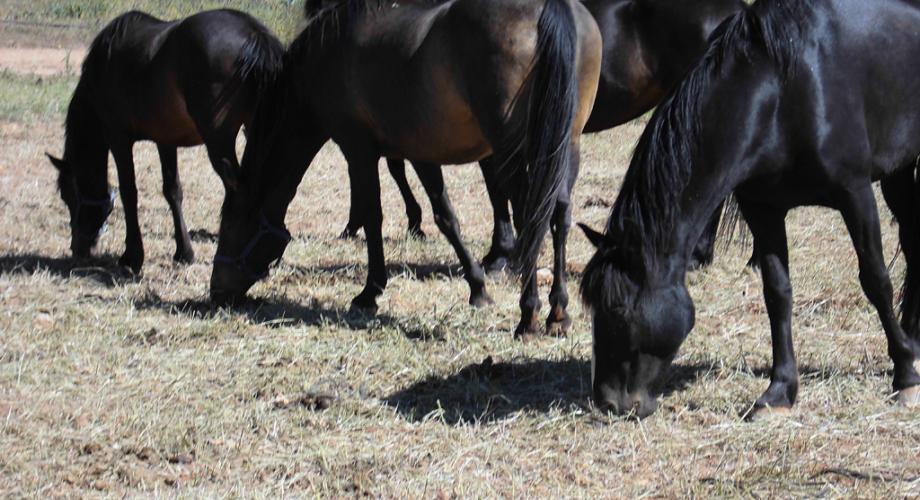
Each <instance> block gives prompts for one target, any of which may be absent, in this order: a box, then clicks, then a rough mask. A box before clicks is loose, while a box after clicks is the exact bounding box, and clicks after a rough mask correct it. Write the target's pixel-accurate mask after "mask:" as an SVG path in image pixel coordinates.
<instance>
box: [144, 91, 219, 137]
mask: <svg viewBox="0 0 920 500" xmlns="http://www.w3.org/2000/svg"><path fill="white" fill-rule="evenodd" d="M142 95H144V96H145V98H144V100H143V101H142V102H141V103H139V106H138V108H139V109H138V113H137V116H138V119H137V122H136V128H137V130H138V131H139V133H140V135H141V137H142V138H143V139H146V140H150V141H153V142H156V143H158V144H162V145H166V146H175V147H191V146H198V145H200V144H202V143H203V142H204V140H203V139H202V137H201V133H200V132H199V130H198V126H197V125H196V124H195V120H194V119H193V118H192V117H191V115H190V114H189V111H188V107H187V106H186V102H185V97H184V96H183V95H182V94H181V93H180V92H179V91H178V90H177V89H176V88H175V86H173V85H166V86H163V87H161V88H160V89H153V90H151V91H150V92H146V93H143V94H142Z"/></svg>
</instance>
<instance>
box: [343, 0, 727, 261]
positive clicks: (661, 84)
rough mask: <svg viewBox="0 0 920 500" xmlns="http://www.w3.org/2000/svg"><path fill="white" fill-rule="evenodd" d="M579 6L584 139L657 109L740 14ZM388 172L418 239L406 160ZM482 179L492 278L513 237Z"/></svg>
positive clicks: (617, 4) (673, 2)
mask: <svg viewBox="0 0 920 500" xmlns="http://www.w3.org/2000/svg"><path fill="white" fill-rule="evenodd" d="M583 3H584V5H585V7H587V8H588V10H589V11H590V12H591V15H592V16H593V17H594V19H595V20H596V21H597V24H598V26H599V27H600V30H601V37H602V39H603V41H604V55H603V60H602V62H601V77H600V84H599V86H598V89H597V99H596V100H595V103H594V109H593V110H592V112H591V115H590V117H589V118H588V123H587V124H586V125H585V130H584V132H585V133H595V132H602V131H604V130H609V129H611V128H614V127H617V126H619V125H622V124H624V123H627V122H629V121H630V120H633V119H635V118H637V117H639V116H642V115H643V114H645V113H646V112H648V111H649V110H650V109H652V108H653V107H654V106H656V105H657V104H658V103H659V102H660V101H661V99H663V98H664V96H665V95H666V94H667V93H668V92H669V91H670V90H671V89H672V88H673V87H674V86H675V85H676V84H677V83H678V82H679V81H680V79H681V78H682V77H683V76H684V74H686V72H687V71H688V70H689V69H690V68H691V67H692V66H693V64H694V63H695V62H696V61H697V60H698V59H699V58H700V57H701V56H702V55H703V52H704V51H705V49H706V42H707V40H708V38H709V35H710V34H711V33H712V31H713V30H714V29H715V28H716V27H717V26H718V25H719V24H720V23H721V22H722V21H724V20H725V19H726V18H728V17H730V16H731V15H733V14H735V13H737V12H739V11H741V10H742V9H743V8H744V3H743V2H742V1H741V0H585V1H584V2H583ZM387 166H388V167H389V171H390V174H391V175H392V176H393V179H394V180H395V181H396V185H397V186H398V187H399V191H400V193H401V194H402V197H403V199H404V200H405V203H406V217H407V219H408V221H409V227H408V232H409V234H410V235H413V236H418V237H424V232H423V231H422V229H421V224H422V210H421V207H420V206H419V203H418V201H416V199H415V197H414V196H413V194H412V189H411V187H410V186H409V183H408V180H407V178H406V167H405V162H403V161H402V160H397V159H388V160H387ZM484 174H485V178H486V183H487V186H488V188H489V198H490V201H491V202H492V213H493V218H494V221H495V223H494V229H493V235H492V247H491V249H490V250H489V252H488V253H487V254H486V256H485V257H484V258H483V262H482V264H483V266H484V267H485V269H486V272H494V271H498V270H501V269H505V268H509V267H511V266H510V265H509V259H510V258H511V255H512V253H513V251H514V244H515V237H514V230H513V228H512V224H511V214H510V212H509V210H508V205H509V201H508V198H507V196H506V195H505V194H504V193H502V192H501V190H500V189H499V187H498V184H499V183H498V182H497V180H496V179H494V178H493V176H491V175H489V174H490V172H489V171H488V169H485V170H484ZM429 177H430V175H429ZM419 178H420V179H422V178H421V176H420V177H419ZM355 181H356V180H352V183H354V182H355ZM422 181H423V185H424V179H422ZM352 205H353V206H354V203H353V204H352ZM359 219H360V215H358V214H356V213H355V211H354V210H352V212H351V214H350V216H349V222H348V224H347V225H346V226H345V230H344V231H343V232H342V237H353V236H355V235H356V234H357V232H358V230H359V229H361V226H360V224H359V223H358V220H359ZM717 227H718V220H715V221H714V223H713V226H712V227H711V229H710V230H709V231H707V232H706V233H704V235H703V237H702V238H701V240H700V242H699V245H698V246H697V250H696V252H694V262H692V263H691V267H699V266H701V265H705V264H708V263H710V262H711V261H712V255H713V250H714V243H715V235H716V229H717ZM556 250H557V251H559V249H556Z"/></svg>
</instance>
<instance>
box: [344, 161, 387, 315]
mask: <svg viewBox="0 0 920 500" xmlns="http://www.w3.org/2000/svg"><path fill="white" fill-rule="evenodd" d="M346 159H347V160H348V175H349V177H350V178H351V179H352V190H353V192H354V193H355V196H354V197H353V198H354V199H353V203H356V205H353V206H352V209H353V210H356V213H357V214H358V215H360V219H359V222H360V223H361V225H362V226H363V227H364V235H365V240H366V243H367V283H366V285H365V286H364V290H362V291H361V293H360V294H358V296H357V297H355V298H354V299H353V300H352V301H351V304H352V307H354V308H356V309H360V310H365V311H369V312H372V313H376V312H377V297H379V296H380V295H381V294H383V290H384V289H385V288H386V286H387V272H386V262H385V260H384V255H383V207H382V206H381V204H380V172H379V170H378V169H377V160H378V158H377V157H376V156H374V155H373V154H369V153H367V152H363V151H362V152H359V153H358V154H351V155H348V154H346Z"/></svg>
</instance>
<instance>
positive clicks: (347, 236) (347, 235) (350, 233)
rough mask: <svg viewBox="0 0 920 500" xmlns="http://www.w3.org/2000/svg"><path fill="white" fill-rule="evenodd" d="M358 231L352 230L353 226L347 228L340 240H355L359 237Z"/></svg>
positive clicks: (341, 234)
mask: <svg viewBox="0 0 920 500" xmlns="http://www.w3.org/2000/svg"><path fill="white" fill-rule="evenodd" d="M358 229H360V228H354V229H352V227H351V226H346V227H345V229H344V230H343V231H342V232H341V233H340V234H339V239H340V240H353V239H355V238H357V237H358Z"/></svg>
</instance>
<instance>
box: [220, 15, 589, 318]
mask: <svg viewBox="0 0 920 500" xmlns="http://www.w3.org/2000/svg"><path fill="white" fill-rule="evenodd" d="M307 13H308V15H309V16H310V17H311V18H312V19H311V20H310V21H309V22H308V25H307V27H306V28H305V30H304V32H303V33H302V34H301V35H300V36H299V37H298V38H297V40H296V41H295V42H294V43H293V44H292V46H291V48H290V49H289V50H288V53H287V56H286V62H285V68H284V71H283V75H282V76H281V77H280V79H279V83H278V86H277V87H276V88H275V89H274V91H273V92H272V97H273V100H274V102H273V103H271V104H269V103H266V105H265V106H263V107H260V110H259V113H258V114H257V118H256V122H255V123H254V125H253V127H252V131H253V133H252V134H251V135H250V139H251V142H250V144H249V145H248V146H247V148H246V153H245V154H244V156H243V168H242V171H241V175H242V177H241V179H240V181H239V183H238V185H239V189H237V190H233V189H231V190H228V193H227V198H226V200H225V202H224V207H223V210H222V220H221V229H220V237H219V241H218V252H217V256H216V257H215V263H214V271H213V274H212V277H211V295H212V297H213V299H214V300H215V301H216V302H219V303H225V302H232V301H234V300H235V299H238V298H240V297H242V296H243V295H244V294H245V293H246V292H247V291H248V289H249V288H250V287H251V286H252V285H253V284H254V283H255V282H256V281H258V280H259V279H261V278H262V277H264V276H265V275H266V274H267V272H268V269H269V266H270V263H271V262H273V261H275V260H277V259H278V258H280V257H281V255H282V254H283V252H284V249H285V247H286V245H287V244H288V242H289V240H290V237H289V235H288V234H287V231H286V230H285V229H284V225H283V224H284V218H285V215H286V213H287V210H288V206H289V204H290V202H291V200H292V199H293V197H294V195H295V193H296V190H297V187H298V185H299V184H300V181H301V180H302V178H303V175H304V173H305V171H306V169H307V167H308V166H309V164H310V162H311V160H312V159H313V157H314V156H315V155H316V153H317V152H318V151H319V150H320V148H321V147H322V146H323V144H325V143H326V142H327V141H328V140H329V139H332V140H334V141H335V142H336V143H337V144H338V145H339V147H340V148H341V150H342V152H343V154H344V156H345V158H346V160H347V161H348V169H349V172H350V173H351V174H352V175H357V176H360V177H362V178H365V179H366V182H362V183H360V184H359V186H358V189H359V191H358V193H357V196H356V201H357V203H359V204H360V206H359V210H358V213H360V214H362V215H363V219H362V226H363V227H364V228H365V231H366V234H367V248H368V276H367V284H366V286H365V288H364V290H363V291H362V292H361V293H360V294H359V295H358V296H357V297H355V299H354V300H353V301H352V304H353V305H354V306H356V307H358V308H361V309H369V310H375V309H376V298H377V296H379V295H380V294H381V293H382V292H383V290H384V287H385V286H386V282H387V275H386V269H385V267H384V256H383V239H382V235H381V222H382V219H383V214H382V209H381V204H380V184H379V177H378V170H377V162H378V160H379V158H380V157H381V156H390V157H395V156H398V157H402V158H409V159H412V160H413V161H415V162H417V164H418V165H420V166H421V167H422V168H420V169H419V171H420V172H422V175H426V174H427V173H431V172H438V171H439V168H440V167H439V165H441V164H459V163H468V162H471V161H478V160H481V159H483V158H485V157H488V156H494V157H495V158H496V161H495V162H494V163H493V167H494V168H495V169H496V170H499V169H500V170H501V171H502V172H501V174H500V175H501V177H503V178H504V179H505V182H507V184H508V187H507V189H509V190H510V191H512V192H514V194H515V196H514V198H513V200H514V203H515V206H516V207H517V208H518V210H516V211H515V213H516V214H519V215H518V216H517V219H516V223H517V227H518V229H519V230H520V231H521V239H522V241H523V243H522V245H521V247H520V249H519V251H520V252H521V253H520V255H521V257H522V262H524V263H525V265H524V266H523V278H524V279H523V281H524V290H523V293H522V298H521V310H522V318H521V323H520V325H519V326H518V329H517V331H518V333H532V332H535V331H536V328H537V320H536V318H537V310H538V309H539V299H538V297H537V288H536V278H535V274H536V273H535V271H536V269H535V267H536V264H535V263H536V258H537V255H538V253H539V249H540V245H541V243H542V239H543V236H544V235H545V232H546V229H547V226H548V223H549V219H550V215H551V214H552V212H553V210H554V208H555V201H556V199H557V195H558V193H559V192H562V191H565V190H566V188H567V184H568V178H567V172H568V171H569V169H570V168H572V167H571V165H572V164H575V163H577V162H578V158H579V154H578V152H579V139H580V131H581V130H582V128H583V127H584V123H585V122H586V121H587V118H588V114H589V112H590V110H591V106H592V104H593V102H594V95H595V92H596V86H597V80H598V74H599V71H600V60H601V39H600V33H599V32H598V29H597V25H596V23H595V22H594V20H593V19H592V18H591V15H590V14H589V13H588V11H587V10H586V9H585V8H584V7H583V6H582V5H581V4H580V3H579V2H577V1H573V0H501V1H498V0H453V1H435V0H431V1H424V0H418V1H403V2H395V3H394V2H391V1H383V0H380V1H377V0H371V1H364V0H342V1H338V2H334V1H326V2H322V1H311V2H308V3H307ZM496 175H499V174H498V173H496ZM436 184H437V183H436V182H434V181H432V182H431V183H429V184H428V185H429V186H434V185H436ZM512 186H514V187H515V189H511V187H512ZM429 194H431V195H432V196H433V197H434V199H435V212H436V213H437V214H438V217H439V220H440V223H439V226H440V227H441V228H442V229H444V230H445V231H446V232H448V233H453V234H457V235H458V237H459V230H458V228H457V223H456V220H454V219H453V218H452V217H453V213H452V210H449V203H448V202H447V201H446V200H447V199H446V196H444V194H445V193H444V187H443V184H441V185H437V186H436V187H435V188H434V189H431V190H430V191H429ZM456 241H459V240H455V241H454V242H455V243H456ZM455 247H456V248H457V249H458V252H459V253H460V259H461V262H462V264H463V268H464V272H465V275H466V279H467V281H468V282H469V284H470V288H471V296H470V302H471V303H472V304H475V305H479V304H484V303H488V302H489V301H490V299H489V296H488V294H487V293H486V290H485V281H484V273H483V271H482V268H481V267H480V266H479V264H478V262H476V260H475V259H474V258H473V257H472V256H471V255H469V253H468V252H465V249H464V248H463V247H462V245H456V244H455ZM553 305H554V306H555V304H553Z"/></svg>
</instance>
